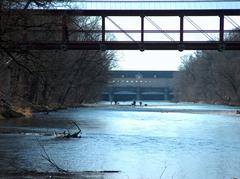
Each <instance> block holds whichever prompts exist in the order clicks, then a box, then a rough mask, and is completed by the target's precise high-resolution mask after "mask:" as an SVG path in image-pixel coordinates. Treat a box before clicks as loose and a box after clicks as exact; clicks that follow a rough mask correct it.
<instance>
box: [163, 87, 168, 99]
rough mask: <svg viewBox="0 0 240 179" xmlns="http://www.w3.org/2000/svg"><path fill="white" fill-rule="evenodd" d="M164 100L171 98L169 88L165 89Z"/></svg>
mask: <svg viewBox="0 0 240 179" xmlns="http://www.w3.org/2000/svg"><path fill="white" fill-rule="evenodd" d="M164 100H169V95H168V89H165V90H164Z"/></svg>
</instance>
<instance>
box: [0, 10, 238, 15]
mask: <svg viewBox="0 0 240 179" xmlns="http://www.w3.org/2000/svg"><path fill="white" fill-rule="evenodd" d="M0 14H1V15H4V14H5V15H9V14H12V15H19V14H28V15H30V14H31V15H47V16H49V15H54V16H60V15H62V14H65V15H68V16H235V15H236V16H237V15H240V10H239V9H217V10H216V9H211V10H210V9H206V10H204V9H201V10H198V9H196V10H81V9H78V10H69V9H68V10H63V9H61V10H59V9H51V10H49V9H48V10H43V9H26V10H20V9H19V10H16V9H15V10H6V11H4V10H1V11H0Z"/></svg>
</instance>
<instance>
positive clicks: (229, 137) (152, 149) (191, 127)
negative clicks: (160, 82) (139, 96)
mask: <svg viewBox="0 0 240 179" xmlns="http://www.w3.org/2000/svg"><path fill="white" fill-rule="evenodd" d="M129 103H130V102H129ZM129 103H128V102H126V103H122V105H109V104H106V103H100V104H97V105H96V106H94V107H82V108H74V109H73V108H72V109H67V110H62V111H58V112H51V113H49V114H48V115H46V114H44V113H38V114H34V116H33V118H32V119H18V120H6V121H0V126H1V127H0V158H1V160H0V169H1V171H11V170H16V169H17V170H36V171H54V168H52V167H51V165H50V164H49V162H47V161H46V160H44V159H43V157H42V155H43V154H44V151H43V147H44V149H45V150H46V152H47V153H48V155H49V156H50V157H51V159H53V160H54V161H55V162H56V163H57V164H58V166H60V167H61V168H64V169H66V170H69V171H73V172H81V171H120V173H117V174H112V175H106V176H102V178H130V179H132V178H133V179H135V178H136V179H155V178H156V179H159V178H162V179H171V178H174V179H182V178H186V179H203V178H204V179H208V178H209V179H231V178H232V177H237V178H240V116H237V115H236V114H235V111H236V108H235V107H228V106H223V105H207V104H193V103H168V102H144V103H147V104H148V105H147V106H136V107H133V106H127V104H129ZM71 121H75V122H76V123H77V124H78V125H79V126H80V127H81V129H82V138H80V139H61V138H56V137H55V136H54V135H53V134H54V132H56V133H60V132H63V131H64V130H67V129H69V130H70V131H75V130H76V127H75V126H74V125H73V124H72V123H71Z"/></svg>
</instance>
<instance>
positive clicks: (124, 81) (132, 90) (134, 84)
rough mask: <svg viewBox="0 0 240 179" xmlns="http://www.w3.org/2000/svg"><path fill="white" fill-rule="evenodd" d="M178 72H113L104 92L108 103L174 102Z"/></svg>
mask: <svg viewBox="0 0 240 179" xmlns="http://www.w3.org/2000/svg"><path fill="white" fill-rule="evenodd" d="M177 73H178V72H177V71H111V72H110V74H111V79H110V81H109V84H108V86H107V87H106V89H105V90H104V92H103V95H102V99H103V100H106V101H127V100H172V99H173V98H174V95H173V92H172V89H173V77H174V76H175V75H176V74H177Z"/></svg>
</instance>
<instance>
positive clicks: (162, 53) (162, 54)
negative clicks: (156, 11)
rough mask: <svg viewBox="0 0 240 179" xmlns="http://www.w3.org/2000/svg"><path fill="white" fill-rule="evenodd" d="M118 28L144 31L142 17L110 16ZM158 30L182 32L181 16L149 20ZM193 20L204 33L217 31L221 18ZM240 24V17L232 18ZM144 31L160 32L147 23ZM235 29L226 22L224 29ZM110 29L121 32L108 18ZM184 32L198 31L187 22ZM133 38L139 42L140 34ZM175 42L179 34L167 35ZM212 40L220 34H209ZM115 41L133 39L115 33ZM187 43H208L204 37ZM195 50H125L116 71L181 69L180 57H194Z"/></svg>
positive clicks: (153, 38)
mask: <svg viewBox="0 0 240 179" xmlns="http://www.w3.org/2000/svg"><path fill="white" fill-rule="evenodd" d="M109 18H110V19H111V20H113V21H114V22H115V23H116V24H118V26H120V27H121V28H122V29H124V30H139V29H140V28H141V24H140V22H141V21H140V18H139V17H109ZM150 18H151V20H153V21H154V22H155V23H156V24H157V25H158V26H159V27H161V28H162V29H164V30H179V17H150ZM188 18H190V19H191V20H192V21H194V22H195V23H196V24H197V25H198V26H199V27H200V28H201V29H203V30H218V29H219V17H209V16H208V17H188ZM231 19H233V20H234V21H235V22H236V23H237V24H239V25H240V18H239V17H233V16H231ZM144 25H145V26H144V28H145V29H146V30H157V29H156V27H154V26H153V25H152V24H151V23H150V22H149V21H147V20H145V24H144ZM233 28H234V26H233V25H232V24H230V23H229V22H228V21H227V20H226V19H225V29H233ZM106 29H107V30H119V29H118V28H117V27H116V26H115V25H114V24H113V23H111V21H110V20H109V19H106ZM184 29H185V30H196V29H195V27H193V25H192V24H191V23H190V22H188V21H187V20H186V19H185V20H184ZM129 35H130V36H131V38H132V39H134V40H136V41H140V38H141V37H140V33H139V34H133V33H131V34H129ZM168 35H169V36H171V38H172V39H173V40H175V41H179V34H168ZM208 35H209V36H210V37H211V38H212V39H214V40H217V39H218V33H215V34H214V33H212V34H208ZM114 36H115V38H116V40H123V41H124V40H130V41H131V39H129V37H127V35H126V34H124V33H122V34H119V33H116V34H114ZM144 38H145V40H149V41H158V40H159V41H161V40H162V41H170V39H168V38H167V37H166V36H165V35H164V34H163V33H159V34H156V33H155V34H145V37H144ZM184 40H186V41H193V40H196V41H207V40H211V39H208V38H207V37H206V36H204V35H203V34H192V33H191V34H185V35H184ZM193 53H194V51H190V50H188V51H187V50H185V51H183V52H179V51H177V50H145V51H143V52H140V51H139V50H124V51H123V50H122V51H117V59H118V63H117V66H116V68H114V70H165V71H166V70H178V69H179V65H180V64H181V57H182V56H185V55H191V54H193Z"/></svg>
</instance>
